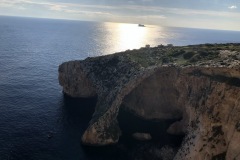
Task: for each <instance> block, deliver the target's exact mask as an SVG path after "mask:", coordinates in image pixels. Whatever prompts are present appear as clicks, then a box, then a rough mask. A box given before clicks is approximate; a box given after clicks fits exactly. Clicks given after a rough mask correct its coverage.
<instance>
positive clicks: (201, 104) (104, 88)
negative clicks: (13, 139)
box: [59, 44, 240, 160]
mask: <svg viewBox="0 0 240 160" xmlns="http://www.w3.org/2000/svg"><path fill="white" fill-rule="evenodd" d="M239 53H240V45H239V44H219V45H217V44H214V45H212V44H208V45H194V46H185V47H162V46H161V47H160V48H159V47H156V48H145V49H144V48H143V49H140V50H133V51H126V52H123V53H117V54H114V55H108V56H102V57H96V58H87V59H86V60H83V61H71V62H66V63H63V64H62V65H60V67H59V82H60V85H62V86H63V91H64V92H65V93H66V94H67V95H69V96H72V97H92V96H96V95H97V96H98V102H97V105H96V109H95V113H94V114H93V116H92V120H91V121H90V123H89V127H88V128H87V130H86V131H85V133H84V135H83V136H82V142H83V143H84V144H87V145H96V146H102V145H109V144H114V143H117V142H118V140H119V137H120V135H121V129H120V128H119V125H118V121H117V115H118V111H119V108H120V107H124V108H125V109H126V110H128V111H129V112H132V113H134V114H136V115H137V116H140V117H142V118H144V119H147V120H174V119H175V122H173V123H172V124H171V125H170V126H169V128H168V129H167V130H166V132H167V133H170V134H173V135H185V138H184V140H183V142H182V145H181V147H180V149H179V150H178V151H177V153H176V155H175V156H174V157H175V158H174V159H176V160H187V159H189V160H190V159H196V160H198V159H199V160H202V159H221V158H224V159H240V143H239V142H240V131H239V130H240V129H239V128H240V127H239V126H240V66H239V60H238V55H239Z"/></svg>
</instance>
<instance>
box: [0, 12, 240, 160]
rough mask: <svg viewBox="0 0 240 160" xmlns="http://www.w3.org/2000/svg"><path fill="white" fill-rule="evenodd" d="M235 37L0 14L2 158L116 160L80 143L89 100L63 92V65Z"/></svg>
mask: <svg viewBox="0 0 240 160" xmlns="http://www.w3.org/2000/svg"><path fill="white" fill-rule="evenodd" d="M235 42H238V43H239V42H240V32H237V31H218V30H204V29H190V28H173V27H172V28H170V27H160V26H147V27H138V26H137V25H135V24H120V23H98V22H83V21H67V20H50V19H34V18H17V17H5V16H1V17H0V160H5V159H6V160H43V159H44V160H66V159H67V160H79V159H83V160H85V159H107V158H108V159H116V158H114V155H112V156H113V157H111V156H110V157H107V158H106V154H105V155H101V154H100V153H98V154H96V155H93V154H89V152H88V150H86V149H84V148H83V147H82V146H81V143H80V138H81V134H82V133H83V131H84V129H86V127H87V123H88V121H89V120H90V118H91V113H92V112H93V110H94V105H95V102H94V101H88V100H76V99H68V98H64V97H63V94H62V88H61V87H60V86H59V84H58V66H59V65H60V64H61V63H62V62H65V61H69V60H75V59H84V58H86V57H88V56H99V55H105V54H111V53H115V52H118V51H124V50H127V49H137V48H140V47H143V46H145V45H146V44H150V45H151V46H156V45H159V44H168V43H172V44H174V45H189V44H201V43H235ZM107 154H109V155H111V153H107Z"/></svg>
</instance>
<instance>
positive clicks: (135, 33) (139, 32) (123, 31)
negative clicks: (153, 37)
mask: <svg viewBox="0 0 240 160" xmlns="http://www.w3.org/2000/svg"><path fill="white" fill-rule="evenodd" d="M148 31H149V30H148V29H147V28H146V27H138V26H137V25H135V24H119V25H118V26H117V34H118V36H116V38H118V39H117V40H118V49H119V50H122V49H134V48H139V47H140V46H143V45H144V44H143V41H144V40H145V39H146V38H147V35H148Z"/></svg>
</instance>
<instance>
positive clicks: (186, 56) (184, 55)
mask: <svg viewBox="0 0 240 160" xmlns="http://www.w3.org/2000/svg"><path fill="white" fill-rule="evenodd" d="M193 55H194V53H193V52H186V53H184V54H183V58H184V59H190V58H192V56H193Z"/></svg>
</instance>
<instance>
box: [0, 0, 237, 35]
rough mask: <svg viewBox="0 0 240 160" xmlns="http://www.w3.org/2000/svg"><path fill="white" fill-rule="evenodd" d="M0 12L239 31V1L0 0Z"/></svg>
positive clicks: (0, 13) (42, 16) (14, 14)
mask: <svg viewBox="0 0 240 160" xmlns="http://www.w3.org/2000/svg"><path fill="white" fill-rule="evenodd" d="M0 15H7V16H23V17H38V18H54V19H70V20H84V21H101V22H121V23H136V24H139V23H141V24H152V25H160V26H174V27H190V28H207V29H221V30H239V31H240V0H68V1H66V0H0Z"/></svg>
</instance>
